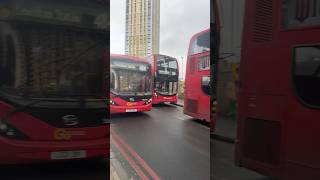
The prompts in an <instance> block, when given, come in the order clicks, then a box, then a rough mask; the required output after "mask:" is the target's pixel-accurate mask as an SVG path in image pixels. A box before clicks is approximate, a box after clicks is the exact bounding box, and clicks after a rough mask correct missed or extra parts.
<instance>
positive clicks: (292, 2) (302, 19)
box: [282, 0, 320, 28]
mask: <svg viewBox="0 0 320 180" xmlns="http://www.w3.org/2000/svg"><path fill="white" fill-rule="evenodd" d="M282 6H283V20H282V21H283V22H282V25H283V26H284V27H285V28H288V27H304V26H316V25H320V0H283V5H282Z"/></svg>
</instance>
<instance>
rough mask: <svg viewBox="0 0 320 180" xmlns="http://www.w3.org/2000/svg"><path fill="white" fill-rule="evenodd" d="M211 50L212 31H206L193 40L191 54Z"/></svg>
mask: <svg viewBox="0 0 320 180" xmlns="http://www.w3.org/2000/svg"><path fill="white" fill-rule="evenodd" d="M208 51H210V32H206V33H204V34H202V35H200V36H199V37H197V39H195V40H194V41H193V42H192V45H191V50H190V54H189V55H193V54H199V53H204V52H208Z"/></svg>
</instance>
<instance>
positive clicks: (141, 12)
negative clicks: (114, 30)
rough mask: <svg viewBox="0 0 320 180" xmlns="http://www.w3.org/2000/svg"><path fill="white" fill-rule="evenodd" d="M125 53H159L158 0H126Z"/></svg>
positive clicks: (145, 54)
mask: <svg viewBox="0 0 320 180" xmlns="http://www.w3.org/2000/svg"><path fill="white" fill-rule="evenodd" d="M125 36H126V37H125V54H127V55H132V56H139V57H144V56H148V55H151V54H153V53H154V54H158V53H159V38H160V0H126V31H125Z"/></svg>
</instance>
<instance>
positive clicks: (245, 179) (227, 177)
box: [211, 139, 271, 180]
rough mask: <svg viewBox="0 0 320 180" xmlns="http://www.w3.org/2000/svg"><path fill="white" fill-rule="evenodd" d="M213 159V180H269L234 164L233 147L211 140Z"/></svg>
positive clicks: (229, 144)
mask: <svg viewBox="0 0 320 180" xmlns="http://www.w3.org/2000/svg"><path fill="white" fill-rule="evenodd" d="M211 146H212V148H211V153H212V159H213V167H212V168H213V174H212V175H213V180H271V179H270V178H267V177H265V176H262V175H260V174H258V173H256V172H254V171H251V170H248V169H245V168H241V167H238V166H236V165H235V164H234V145H233V144H231V143H225V142H223V141H219V140H213V139H212V140H211Z"/></svg>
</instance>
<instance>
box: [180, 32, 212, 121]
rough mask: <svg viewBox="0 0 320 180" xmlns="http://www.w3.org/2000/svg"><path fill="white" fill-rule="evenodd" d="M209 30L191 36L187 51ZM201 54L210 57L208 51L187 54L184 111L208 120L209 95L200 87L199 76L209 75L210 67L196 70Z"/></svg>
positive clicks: (197, 117)
mask: <svg viewBox="0 0 320 180" xmlns="http://www.w3.org/2000/svg"><path fill="white" fill-rule="evenodd" d="M209 31H210V29H208V30H205V31H202V32H200V33H198V34H196V35H194V36H193V37H192V38H191V41H190V45H189V52H190V51H191V45H192V42H194V41H195V39H196V38H197V37H199V36H200V35H202V34H204V33H207V32H209ZM188 54H190V53H188ZM203 56H209V57H210V52H204V53H199V54H194V55H188V59H187V68H186V79H185V90H184V113H185V114H187V115H189V116H191V117H193V118H196V119H200V120H205V121H207V122H210V96H209V95H207V94H205V93H204V92H203V91H202V89H201V78H202V76H210V69H208V70H202V71H198V63H197V62H198V60H199V58H200V57H203ZM192 72H193V73H192Z"/></svg>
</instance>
